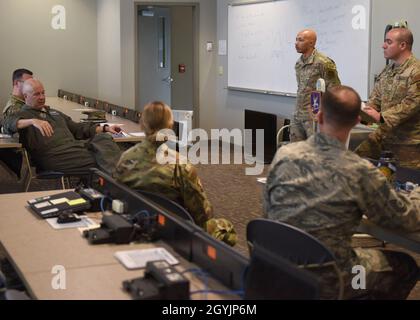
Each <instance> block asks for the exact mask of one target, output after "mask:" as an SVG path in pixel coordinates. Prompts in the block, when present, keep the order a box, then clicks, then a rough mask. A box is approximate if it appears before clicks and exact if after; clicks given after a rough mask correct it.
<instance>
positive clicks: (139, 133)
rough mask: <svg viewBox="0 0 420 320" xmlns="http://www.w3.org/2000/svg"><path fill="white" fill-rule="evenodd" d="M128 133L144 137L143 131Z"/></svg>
mask: <svg viewBox="0 0 420 320" xmlns="http://www.w3.org/2000/svg"><path fill="white" fill-rule="evenodd" d="M129 134H130V136H133V137H145V136H146V134H145V133H144V132H130V133H129Z"/></svg>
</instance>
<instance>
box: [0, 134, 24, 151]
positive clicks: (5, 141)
mask: <svg viewBox="0 0 420 320" xmlns="http://www.w3.org/2000/svg"><path fill="white" fill-rule="evenodd" d="M19 148H22V144H21V143H20V142H19V139H18V138H14V137H11V138H0V149H19Z"/></svg>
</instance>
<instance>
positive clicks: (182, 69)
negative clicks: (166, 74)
mask: <svg viewBox="0 0 420 320" xmlns="http://www.w3.org/2000/svg"><path fill="white" fill-rule="evenodd" d="M178 70H179V73H185V72H186V71H187V68H186V67H185V64H180V65H179V66H178Z"/></svg>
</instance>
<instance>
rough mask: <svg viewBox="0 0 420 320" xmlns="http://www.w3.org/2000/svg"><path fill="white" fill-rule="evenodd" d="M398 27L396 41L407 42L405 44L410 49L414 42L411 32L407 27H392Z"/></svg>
mask: <svg viewBox="0 0 420 320" xmlns="http://www.w3.org/2000/svg"><path fill="white" fill-rule="evenodd" d="M394 29H398V31H399V32H398V41H399V42H405V43H407V46H408V47H409V48H410V49H412V48H413V44H414V37H413V33H412V32H411V30H410V29H407V28H394Z"/></svg>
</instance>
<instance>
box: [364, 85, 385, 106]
mask: <svg viewBox="0 0 420 320" xmlns="http://www.w3.org/2000/svg"><path fill="white" fill-rule="evenodd" d="M379 82H380V81H377V82H376V83H375V86H374V87H373V90H372V92H371V94H370V96H369V101H368V103H367V105H369V106H371V107H372V108H374V109H375V110H376V111H378V112H380V111H381V104H382V99H381V96H382V94H381V92H382V91H381V85H380V83H379Z"/></svg>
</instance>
